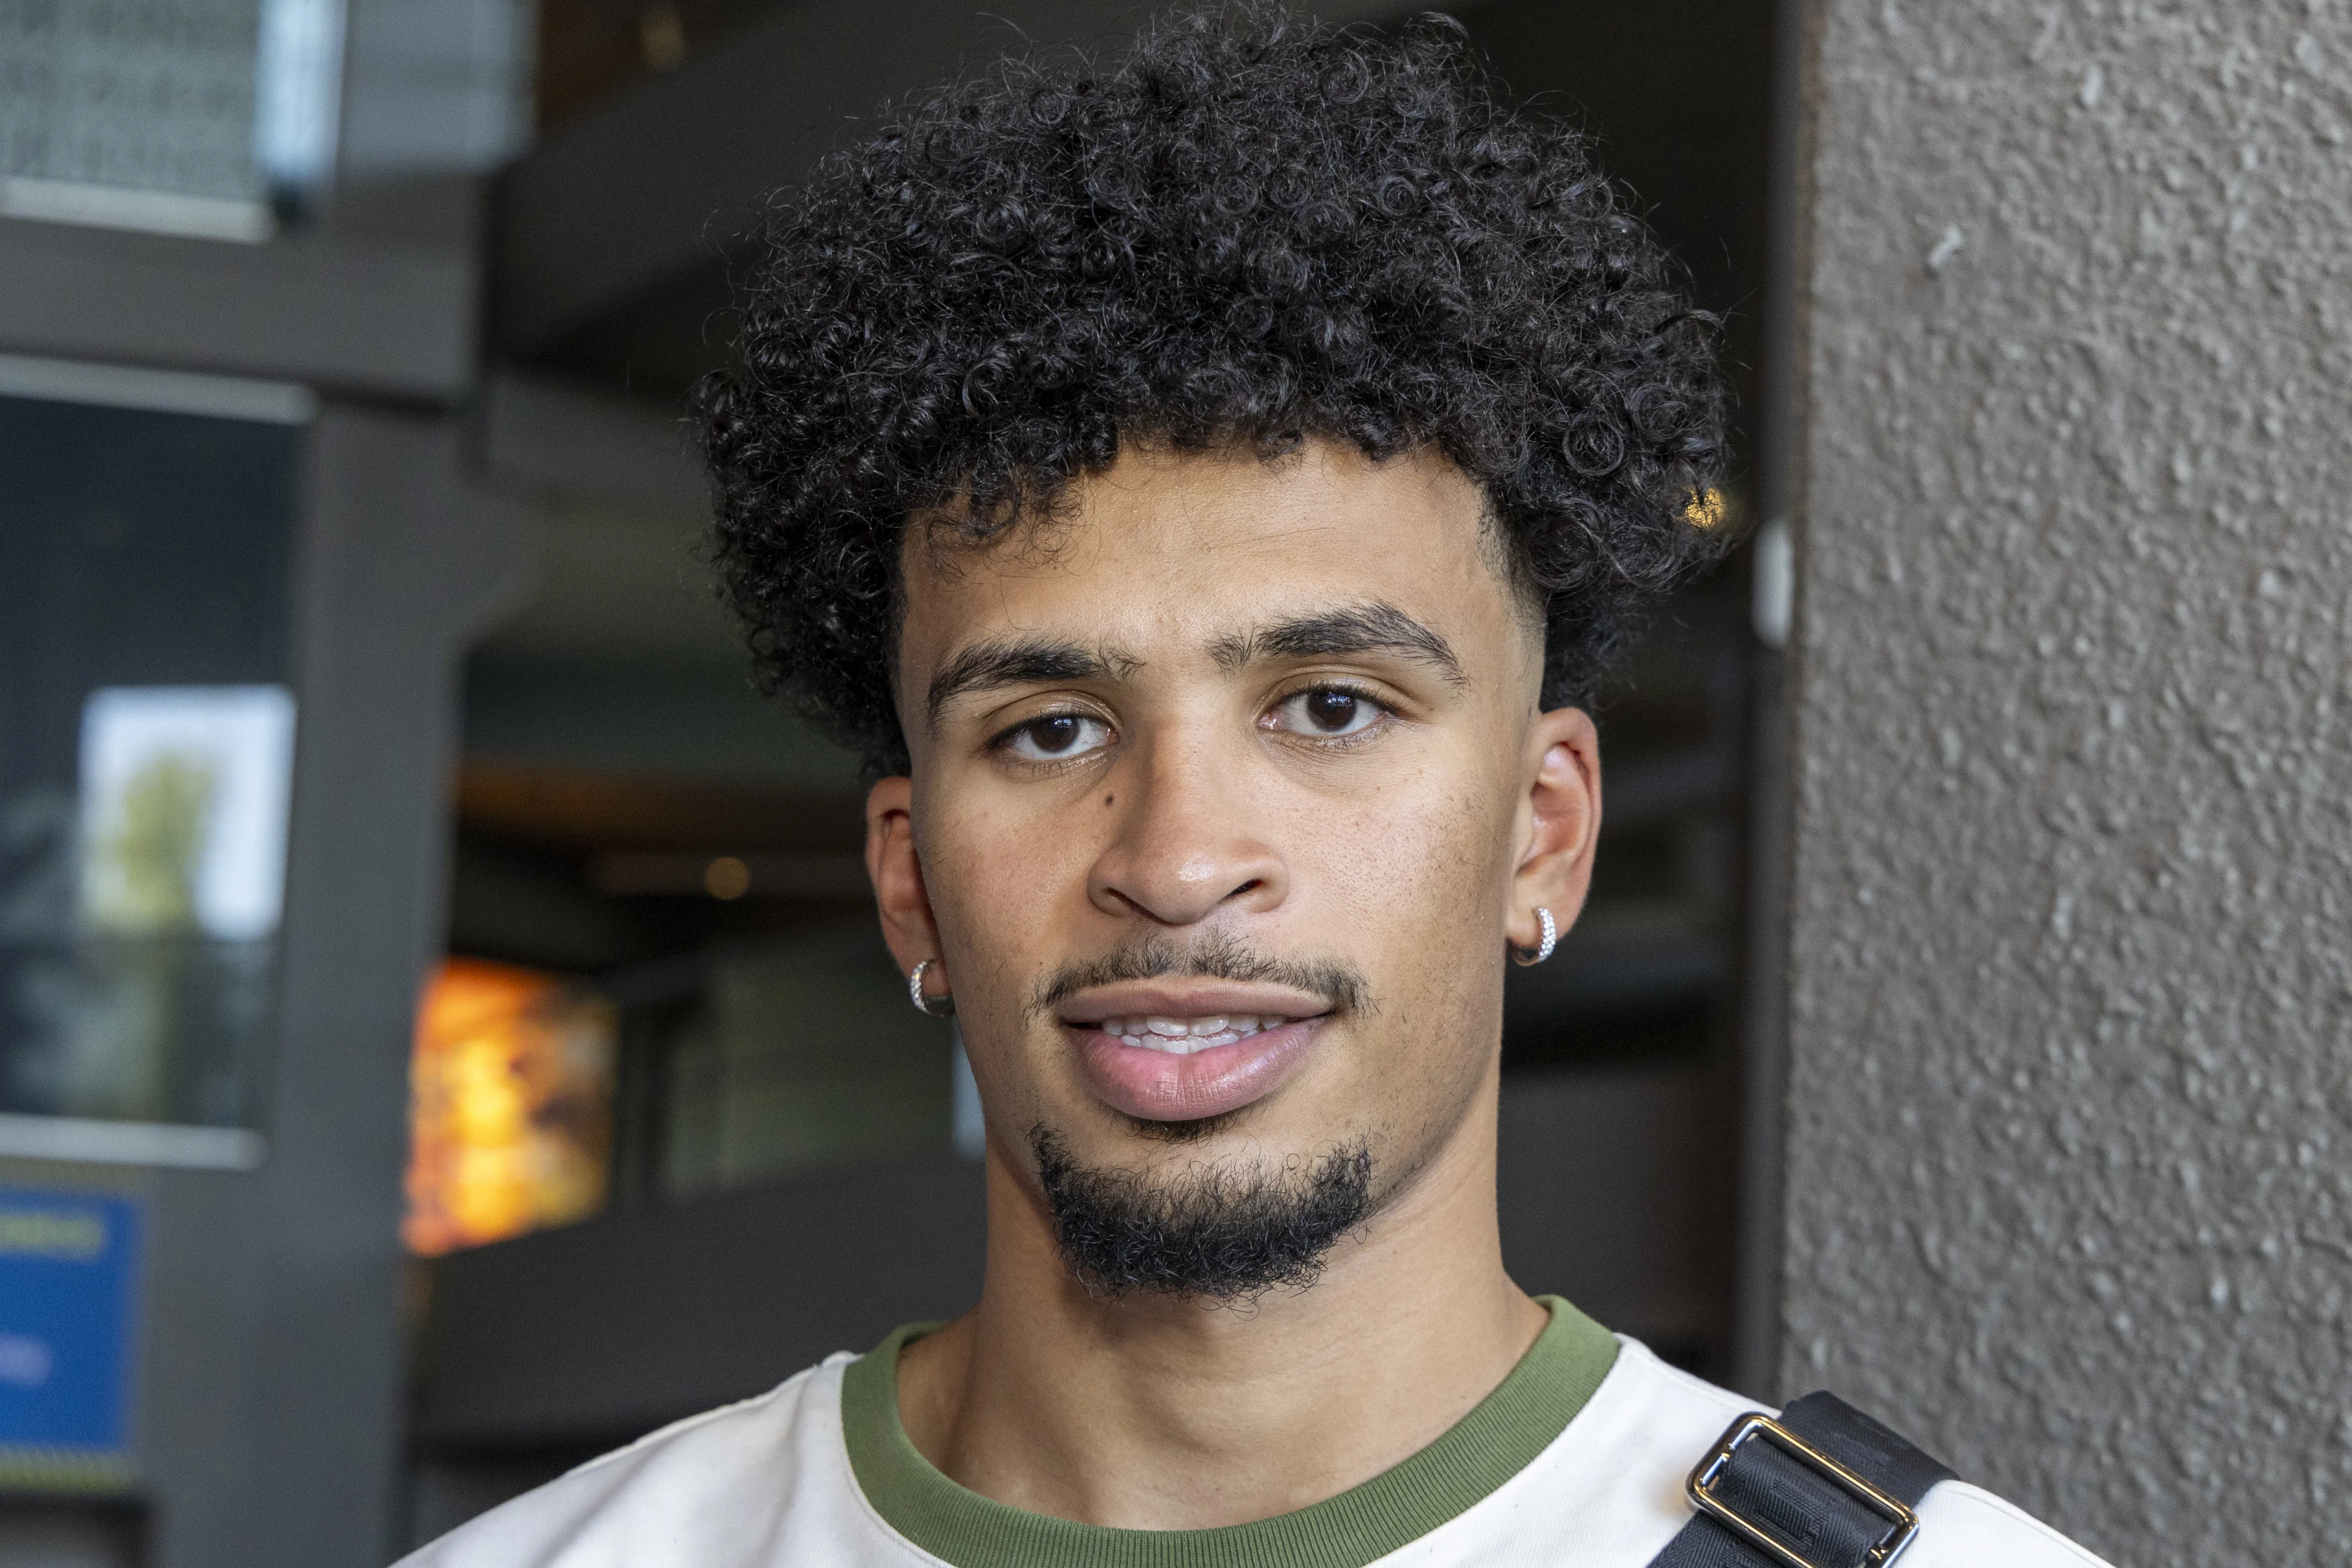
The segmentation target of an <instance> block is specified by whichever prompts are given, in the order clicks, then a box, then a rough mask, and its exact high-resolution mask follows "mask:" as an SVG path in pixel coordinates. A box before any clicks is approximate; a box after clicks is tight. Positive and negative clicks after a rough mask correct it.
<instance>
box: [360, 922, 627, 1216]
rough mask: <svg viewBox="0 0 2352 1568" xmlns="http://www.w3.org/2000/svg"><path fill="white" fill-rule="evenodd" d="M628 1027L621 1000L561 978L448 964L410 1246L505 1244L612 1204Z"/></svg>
mask: <svg viewBox="0 0 2352 1568" xmlns="http://www.w3.org/2000/svg"><path fill="white" fill-rule="evenodd" d="M614 1034H615V1026H614V1016H613V1010H612V1007H611V1006H610V1005H608V1004H606V1003H604V1002H603V1001H601V1000H598V999H596V998H594V997H589V996H583V995H582V994H579V993H578V992H577V991H575V990H573V989H572V988H571V987H569V986H567V985H566V984H563V982H562V981H560V980H558V979H557V978H555V977H554V976H552V975H549V974H542V973H539V972H538V971H536V970H530V969H518V968H514V967H512V966H510V965H508V964H503V963H483V962H481V961H479V960H478V959H470V958H453V959H449V960H447V961H446V962H445V963H443V964H442V965H441V967H440V969H439V971H438V972H436V973H435V974H434V976H433V978H432V980H431V981H430V982H428V983H427V984H426V985H425V996H424V1000H423V1002H422V1003H421V1005H419V1006H418V1008H417V1012H416V1047H415V1054H414V1056H412V1057H411V1058H410V1063H409V1091H410V1109H409V1154H408V1178H407V1189H408V1214H407V1216H406V1217H405V1218H404V1220H402V1222H401V1235H402V1237H404V1239H405V1240H406V1241H407V1243H408V1247H409V1250H410V1251H412V1252H416V1253H422V1254H425V1255H428V1256H430V1255H433V1254H437V1253H443V1252H448V1251H451V1250H452V1249H454V1248H457V1247H476V1246H479V1245H480V1244H481V1243H483V1242H486V1241H501V1240H504V1239H505V1238H507V1237H512V1236H520V1235H522V1234H523V1233H524V1232H526V1231H531V1230H538V1229H541V1228H542V1227H544V1226H552V1225H565V1224H568V1223H570V1222H571V1221H572V1220H576V1219H583V1218H585V1217H586V1216H587V1215H592V1214H593V1213H595V1212H596V1210H598V1209H599V1208H601V1207H603V1206H604V1185H605V1177H606V1173H607V1168H608V1165H609V1151H610V1144H611V1138H612V1099H613V1055H614Z"/></svg>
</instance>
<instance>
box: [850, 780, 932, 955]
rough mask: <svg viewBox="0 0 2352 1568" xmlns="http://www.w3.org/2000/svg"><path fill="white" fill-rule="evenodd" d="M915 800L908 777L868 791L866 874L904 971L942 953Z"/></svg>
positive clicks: (886, 937)
mask: <svg viewBox="0 0 2352 1568" xmlns="http://www.w3.org/2000/svg"><path fill="white" fill-rule="evenodd" d="M914 804H915V785H914V781H913V780H911V779H908V778H905V777H898V778H887V779H884V780H882V781H881V782H880V783H879V784H876V785H875V786H874V787H873V788H872V789H871V790H868V791H867V792H866V875H867V876H868V877H870V878H872V879H873V881H874V903H875V907H876V908H877V910H880V912H881V915H882V940H883V941H885V942H888V943H889V944H890V956H891V957H893V958H895V959H897V960H898V973H901V974H908V973H913V971H914V967H915V965H917V964H918V963H922V962H923V961H924V960H926V959H929V960H930V961H931V963H934V964H937V963H939V962H940V929H939V926H938V924H937V922H935V921H933V920H932V919H931V896H930V893H929V890H928V889H925V888H924V886H923V865H922V862H921V861H920V860H919V859H917V858H916V856H915V817H914ZM941 978H942V979H944V978H945V974H944V973H942V974H941Z"/></svg>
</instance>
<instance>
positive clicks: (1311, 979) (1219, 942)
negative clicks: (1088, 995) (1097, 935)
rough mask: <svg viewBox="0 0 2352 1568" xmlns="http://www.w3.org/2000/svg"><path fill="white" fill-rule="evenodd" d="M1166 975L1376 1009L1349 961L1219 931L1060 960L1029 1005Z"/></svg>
mask: <svg viewBox="0 0 2352 1568" xmlns="http://www.w3.org/2000/svg"><path fill="white" fill-rule="evenodd" d="M1171 979H1183V980H1232V981H1236V982H1242V983H1245V984H1247V983H1255V984H1267V985H1286V986H1289V987H1290V988H1291V989H1293V990H1296V991H1305V992H1307V993H1309V994H1313V995H1317V996H1320V997H1322V998H1323V999H1324V1000H1325V1001H1326V1002H1328V1003H1329V1004H1330V1005H1331V1010H1332V1011H1333V1012H1334V1013H1370V1012H1373V1011H1376V1009H1375V1008H1374V1007H1373V1005H1372V993H1371V986H1370V983H1369V982H1367V981H1366V980H1365V978H1364V973H1363V971H1362V970H1360V969H1358V968H1357V967H1356V966H1355V965H1354V964H1352V963H1344V962H1342V961H1340V960H1339V959H1331V958H1322V959H1294V958H1277V957H1276V956H1275V955H1273V954H1272V953H1267V952H1258V951H1257V950H1256V949H1255V948H1253V947H1251V946H1250V945H1249V944H1248V943H1247V942H1244V941H1242V940H1241V939H1240V938H1239V937H1237V936H1234V934H1233V933H1232V932H1231V931H1212V932H1211V933H1210V934H1209V935H1207V936H1205V937H1202V938H1201V939H1200V940H1199V941H1196V942H1184V943H1181V944H1179V943H1177V942H1171V941H1169V940H1168V939H1167V938H1166V937H1163V936H1159V935H1156V934H1155V935H1149V936H1145V937H1141V938H1139V939H1138V940H1137V941H1134V942H1128V943H1126V944H1124V945H1123V946H1120V947H1116V948H1113V949H1112V950H1111V951H1110V952H1106V953H1104V954H1103V955H1102V956H1100V957H1099V958H1088V959H1084V960H1081V961H1080V962H1078V963H1070V964H1065V965H1064V966H1062V967H1061V968H1059V969H1057V970H1055V971H1054V973H1051V974H1048V975H1046V976H1045V978H1044V979H1043V980H1041V981H1039V982H1038V983H1037V989H1036V990H1035V992H1034V994H1032V995H1031V996H1030V999H1029V1011H1030V1013H1031V1014H1032V1015H1033V1016H1034V1015H1039V1014H1046V1013H1051V1012H1052V1011H1053V1010H1054V1009H1055V1008H1056V1007H1058V1006H1060V1005H1062V1004H1063V1003H1064V1002H1066V1001H1068V1000H1069V999H1070V998H1071V997H1073V996H1075V995H1076V994H1078V993H1079V992H1081V991H1085V990H1088V989H1090V988H1092V987H1094V986H1097V985H1108V984H1113V983H1115V982H1117V981H1121V980H1171Z"/></svg>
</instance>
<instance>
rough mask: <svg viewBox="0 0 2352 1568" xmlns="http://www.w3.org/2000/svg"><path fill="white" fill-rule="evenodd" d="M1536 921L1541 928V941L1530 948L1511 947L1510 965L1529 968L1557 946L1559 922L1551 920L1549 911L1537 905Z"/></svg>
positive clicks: (1549, 954)
mask: <svg viewBox="0 0 2352 1568" xmlns="http://www.w3.org/2000/svg"><path fill="white" fill-rule="evenodd" d="M1536 920H1537V921H1538V922H1539V923H1540V924H1541V925H1542V926H1543V941H1542V942H1538V943H1537V944H1536V945H1535V946H1534V947H1532V948H1527V947H1513V948H1512V949H1511V962H1512V963H1517V964H1522V965H1529V966H1532V965H1534V964H1538V963H1542V962H1543V961H1544V960H1545V959H1547V958H1549V957H1550V956H1551V950H1552V949H1553V948H1556V947H1558V946H1559V921H1556V920H1553V919H1552V918H1551V911H1550V910H1548V909H1545V908H1543V907H1542V906H1541V905H1538V906H1537V907H1536Z"/></svg>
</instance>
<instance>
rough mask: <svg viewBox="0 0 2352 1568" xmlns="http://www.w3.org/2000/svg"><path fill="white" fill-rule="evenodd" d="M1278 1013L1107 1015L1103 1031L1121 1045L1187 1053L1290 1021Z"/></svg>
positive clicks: (1229, 1043) (1241, 1037)
mask: <svg viewBox="0 0 2352 1568" xmlns="http://www.w3.org/2000/svg"><path fill="white" fill-rule="evenodd" d="M1289 1022H1290V1020H1289V1019H1288V1018H1281V1017H1236V1016H1231V1015H1218V1016H1211V1017H1206V1018H1156V1017H1155V1018H1106V1019H1104V1020H1103V1025H1102V1031H1103V1033H1104V1034H1106V1035H1109V1036H1111V1037H1113V1038H1115V1039H1117V1040H1118V1042H1119V1044H1121V1045H1123V1046H1139V1047H1142V1048H1143V1049H1145V1050H1147V1051H1166V1052H1167V1053H1169V1054H1170V1055H1171V1056H1179V1057H1189V1056H1191V1055H1192V1053H1193V1052H1194V1051H1205V1050H1209V1049H1211V1048H1212V1047H1217V1046H1230V1045H1232V1044H1233V1043H1234V1041H1236V1040H1245V1039H1247V1038H1249V1037H1250V1036H1252V1035H1255V1034H1256V1033H1257V1032H1258V1031H1259V1030H1261V1029H1272V1028H1278V1027H1279V1026H1282V1025H1284V1024H1287V1023H1289Z"/></svg>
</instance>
